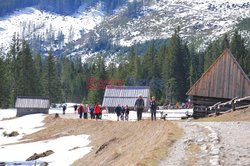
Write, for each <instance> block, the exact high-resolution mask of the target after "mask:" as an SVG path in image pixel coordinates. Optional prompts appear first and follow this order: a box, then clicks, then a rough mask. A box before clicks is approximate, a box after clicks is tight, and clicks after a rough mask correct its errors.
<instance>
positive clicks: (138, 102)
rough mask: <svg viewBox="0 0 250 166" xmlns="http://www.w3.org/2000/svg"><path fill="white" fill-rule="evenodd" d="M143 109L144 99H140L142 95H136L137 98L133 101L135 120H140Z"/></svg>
mask: <svg viewBox="0 0 250 166" xmlns="http://www.w3.org/2000/svg"><path fill="white" fill-rule="evenodd" d="M143 109H144V100H143V99H142V95H139V96H138V99H137V100H136V102H135V110H136V111H137V120H138V121H140V120H142V111H143Z"/></svg>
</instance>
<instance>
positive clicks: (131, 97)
mask: <svg viewBox="0 0 250 166" xmlns="http://www.w3.org/2000/svg"><path fill="white" fill-rule="evenodd" d="M149 93H150V92H149V87H148V86H122V87H119V88H116V87H114V88H111V89H109V88H107V89H106V90H105V94H104V99H103V102H102V106H103V107H104V108H106V107H108V110H109V111H111V112H113V111H114V109H115V107H116V106H117V105H118V104H119V105H120V106H126V105H128V107H129V108H130V109H131V108H134V105H135V101H136V99H137V98H138V96H139V95H142V98H143V100H144V103H145V106H148V104H149V97H150V94H149Z"/></svg>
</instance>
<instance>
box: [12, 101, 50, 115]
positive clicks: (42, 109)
mask: <svg viewBox="0 0 250 166" xmlns="http://www.w3.org/2000/svg"><path fill="white" fill-rule="evenodd" d="M15 107H16V109H17V115H16V116H17V117H20V116H24V115H28V114H37V113H42V114H48V113H49V108H50V101H49V99H48V98H43V97H23V96H22V97H17V99H16V104H15Z"/></svg>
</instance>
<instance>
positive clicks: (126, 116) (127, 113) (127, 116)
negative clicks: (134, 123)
mask: <svg viewBox="0 0 250 166" xmlns="http://www.w3.org/2000/svg"><path fill="white" fill-rule="evenodd" d="M128 118H129V108H128V105H126V107H125V120H126V121H128Z"/></svg>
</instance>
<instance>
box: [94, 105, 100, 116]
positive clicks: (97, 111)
mask: <svg viewBox="0 0 250 166" xmlns="http://www.w3.org/2000/svg"><path fill="white" fill-rule="evenodd" d="M94 113H95V119H96V120H97V119H100V118H101V107H100V104H99V102H97V103H96V105H95V108H94Z"/></svg>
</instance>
